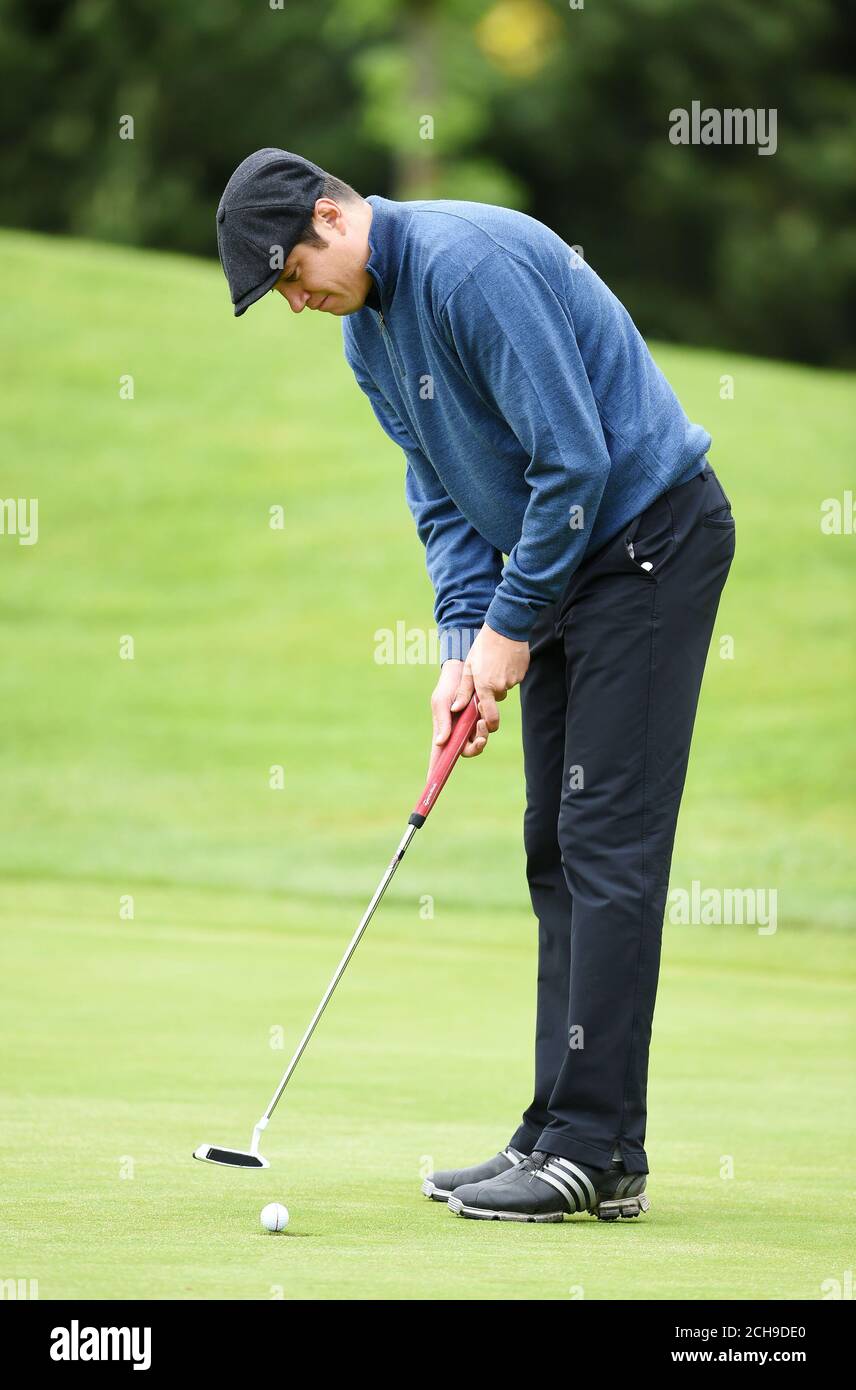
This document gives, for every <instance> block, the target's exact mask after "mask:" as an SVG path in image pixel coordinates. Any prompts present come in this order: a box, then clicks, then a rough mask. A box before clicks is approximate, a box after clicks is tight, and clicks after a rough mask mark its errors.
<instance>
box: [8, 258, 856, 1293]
mask: <svg viewBox="0 0 856 1390" xmlns="http://www.w3.org/2000/svg"><path fill="white" fill-rule="evenodd" d="M0 253H2V254H0V277H2V285H3V301H4V308H5V311H6V319H7V329H6V333H5V334H4V342H3V347H2V354H3V362H2V368H3V381H4V384H5V390H4V392H3V404H2V407H0V409H2V416H3V439H4V447H3V455H4V457H3V465H2V481H0V500H2V499H24V500H28V499H34V498H36V499H38V518H37V519H38V534H37V539H35V543H23V544H22V543H21V542H22V541H24V540H27V539H29V540H33V539H34V538H33V536H32V535H31V536H30V537H29V538H27V537H25V536H24V535H22V534H21V533H20V532H21V529H22V528H21V527H20V526H19V528H18V534H16V533H15V529H14V526H13V525H12V524H11V523H10V517H11V516H12V514H13V509H12V508H10V507H6V508H5V509H3V508H2V507H0V519H5V525H4V530H3V533H2V534H0V576H2V581H1V582H2V601H0V641H2V661H0V720H2V726H3V736H2V739H0V769H2V779H0V781H1V782H2V788H3V795H2V799H0V873H2V885H0V904H1V905H2V924H0V943H2V945H1V946H0V950H2V957H0V979H2V998H1V999H0V1050H2V1057H3V1065H2V1069H0V1072H2V1075H0V1168H2V1174H3V1180H2V1183H0V1283H3V1284H4V1286H5V1287H6V1290H7V1292H6V1296H7V1297H10V1296H13V1295H12V1294H11V1293H10V1292H9V1290H10V1289H11V1287H12V1285H11V1284H10V1283H8V1282H7V1281H14V1284H15V1287H16V1288H17V1287H19V1285H18V1281H26V1288H27V1289H28V1290H29V1289H31V1288H33V1289H35V1288H37V1293H38V1297H39V1298H40V1299H59V1298H74V1299H96V1298H108V1299H140V1298H141V1299H280V1298H282V1299H285V1300H297V1299H396V1300H398V1299H416V1300H437V1299H452V1300H458V1299H461V1300H465V1299H500V1300H505V1299H508V1300H522V1299H549V1300H559V1301H562V1300H566V1301H576V1300H579V1299H584V1300H603V1299H632V1300H636V1299H690V1300H707V1299H729V1298H737V1299H765V1300H767V1299H770V1300H780V1299H798V1300H818V1299H824V1298H831V1297H835V1296H841V1293H843V1294H844V1296H846V1289H847V1287H848V1284H847V1278H848V1271H849V1277H850V1285H849V1287H850V1291H851V1292H850V1296H851V1297H852V1277H853V1275H852V1271H853V1216H852V1209H853V1202H852V1196H850V1195H849V1194H851V1193H852V1167H853V1165H852V1146H853V1132H854V1127H855V1126H854V1107H853V1102H852V1084H851V1077H852V1065H853V1041H854V1039H853V1008H852V997H853V996H852V990H853V976H854V973H856V968H854V967H855V966H856V962H854V948H853V927H854V907H853V905H854V870H853V859H854V856H853V845H854V842H856V826H854V815H853V799H852V785H853V770H852V766H851V767H848V760H847V749H848V743H850V744H851V745H852V733H851V730H852V722H853V715H852V705H853V688H854V675H856V670H854V660H853V655H852V633H853V622H854V586H853V555H854V548H855V547H856V536H854V535H853V534H852V531H853V522H852V496H851V501H850V517H849V520H848V516H847V507H846V490H847V489H848V488H850V489H852V488H853V487H854V473H853V465H852V460H853V447H854V433H856V431H854V416H853V398H854V378H853V377H852V376H847V375H846V374H843V373H838V374H836V373H831V372H820V371H816V370H809V369H806V368H798V367H793V366H788V365H785V364H781V363H772V362H766V361H764V362H762V361H753V360H750V359H747V358H741V357H739V356H737V355H735V354H733V353H730V352H724V351H716V350H709V351H698V350H687V349H683V348H682V349H674V348H668V347H664V346H660V345H655V348H654V350H655V356H656V358H657V361H658V362H659V364H660V365H661V366H662V368H663V370H664V371H665V372H666V375H667V376H668V377H669V379H670V380H671V381H672V383H673V384H674V386H675V388H676V390H677V392H678V394H679V396H680V397H681V400H682V401H683V403H684V406H685V408H686V409H687V412H688V414H689V415H690V417H691V418H692V419H694V420H698V421H700V422H702V423H704V424H705V425H706V426H707V428H708V429H710V431H711V433H712V435H713V438H714V447H713V449H712V451H711V461H712V463H713V465H714V467H715V468H716V470H717V472H718V474H719V477H720V479H721V481H722V483H723V485H724V487H725V490H726V492H727V493H728V495H729V497H730V498H731V501H732V504H733V509H734V513H735V516H736V519H737V557H736V560H735V564H734V567H733V570H732V574H731V579H730V582H729V584H728V586H727V588H726V591H725V595H724V599H723V604H722V607H721V610H720V614H719V618H718V622H717V628H716V632H715V635H714V641H713V645H712V649H711V654H710V659H709V663H708V670H707V676H706V681H705V687H704V691H703V694H702V705H701V709H700V713H699V718H698V722H697V725H696V736H695V744H694V754H693V758H692V761H691V765H690V772H689V778H688V783H687V789H686V795H685V800H684V808H683V813H682V819H681V822H680V826H679V830H678V840H677V845H676V848H675V856H674V862H673V866H672V887H673V889H677V890H685V891H686V893H688V894H689V893H690V892H691V889H692V885H693V884H694V883H695V884H697V885H700V886H701V891H702V892H705V891H707V890H716V891H717V892H718V893H722V892H723V891H724V890H755V892H756V893H758V892H759V891H760V892H761V893H763V895H764V902H765V905H767V906H768V905H769V903H770V902H771V901H772V902H774V903H775V920H774V921H773V922H772V923H771V924H769V925H766V926H764V925H763V924H762V923H760V922H755V923H752V922H747V921H743V922H731V923H724V922H723V923H715V922H714V923H710V924H707V925H705V924H701V923H699V922H696V923H695V924H691V923H681V922H680V921H672V920H668V917H667V922H666V926H665V931H664V945H663V969H662V975H661V982H660V993H659V999H658V1005H657V1013H656V1016H655V1023H654V1040H653V1046H652V1054H651V1069H650V1084H649V1108H650V1121H649V1129H648V1137H647V1148H648V1154H649V1160H650V1164H651V1176H650V1179H649V1184H648V1193H649V1196H650V1199H651V1209H650V1212H649V1213H648V1214H647V1215H646V1216H644V1217H643V1218H642V1219H640V1220H639V1221H622V1222H620V1223H615V1224H606V1223H601V1222H597V1221H594V1220H592V1219H591V1218H590V1217H578V1218H575V1219H573V1220H568V1221H566V1222H564V1223H563V1224H561V1225H555V1226H533V1225H517V1224H510V1223H509V1224H506V1223H498V1222H474V1221H466V1220H461V1219H457V1218H454V1217H452V1216H451V1215H450V1213H449V1212H448V1211H447V1210H446V1208H445V1207H444V1206H442V1205H441V1204H435V1203H432V1202H428V1201H426V1200H425V1199H424V1198H423V1197H422V1196H421V1194H420V1184H421V1180H422V1177H423V1176H424V1174H425V1173H426V1172H428V1171H430V1169H431V1167H432V1166H434V1165H436V1166H437V1167H452V1166H460V1165H462V1164H466V1163H471V1162H476V1161H479V1160H481V1159H483V1158H486V1157H488V1156H489V1155H490V1154H492V1153H494V1152H495V1151H496V1150H497V1148H499V1147H502V1146H503V1145H504V1144H505V1143H506V1142H507V1141H508V1139H509V1137H510V1135H511V1133H512V1131H513V1130H514V1128H515V1127H516V1125H517V1123H518V1120H519V1115H520V1112H521V1110H522V1109H523V1108H524V1107H525V1106H526V1104H527V1103H528V1101H529V1099H530V1087H531V1080H532V1034H533V1021H534V1002H535V968H536V926H535V922H534V918H533V917H532V913H531V910H530V908H529V902H528V895H527V889H526V882H525V875H524V860H523V848H522V842H521V818H522V810H523V773H522V764H521V757H520V750H519V705H518V699H517V695H516V693H515V694H513V695H512V696H511V697H510V698H509V699H508V700H507V702H506V703H505V704H504V705H503V706H502V707H501V708H502V728H501V730H500V732H499V733H498V734H497V735H496V736H495V737H494V738H493V739H492V740H491V743H490V746H489V748H488V749H487V752H486V754H485V756H484V757H482V758H481V759H478V760H475V761H472V762H468V763H463V764H460V765H459V766H458V768H457V769H456V771H455V773H454V774H453V777H452V779H451V781H450V783H449V785H448V787H447V788H446V790H445V791H444V793H443V796H442V798H441V800H440V802H439V804H438V806H437V808H436V810H435V811H434V813H433V814H432V816H431V819H430V821H429V822H428V824H427V825H426V827H425V828H424V830H422V831H421V832H420V833H419V834H418V835H417V836H416V839H415V841H414V843H413V845H412V848H411V849H410V851H409V854H408V857H407V859H406V861H405V863H404V864H403V866H402V868H401V870H400V871H399V874H398V876H397V877H396V879H395V881H394V883H393V885H392V887H391V888H390V891H389V893H388V895H387V897H386V899H385V900H384V903H383V905H382V907H381V909H380V911H379V913H378V914H377V916H376V917H375V919H374V921H373V922H372V924H371V927H370V929H369V932H368V934H367V936H366V938H365V940H364V941H363V943H362V944H361V946H360V949H359V951H358V953H357V955H356V957H355V959H354V961H353V962H352V964H351V966H350V968H349V971H348V973H347V974H346V976H345V978H344V981H343V983H342V985H341V987H340V989H339V991H338V993H337V994H336V997H335V999H334V1001H333V1003H332V1004H331V1006H330V1008H329V1009H328V1011H327V1013H326V1015H325V1017H324V1019H323V1021H322V1023H321V1025H320V1027H319V1030H318V1032H317V1034H316V1036H315V1038H314V1039H313V1041H312V1043H311V1045H310V1048H309V1050H308V1051H307V1053H306V1056H305V1058H304V1059H303V1061H302V1062H301V1065H300V1067H299V1069H298V1071H297V1073H296V1075H295V1077H294V1080H293V1081H292V1083H291V1085H290V1086H289V1088H288V1091H287V1092H286V1095H285V1097H284V1099H283V1101H282V1103H281V1105H280V1107H279V1109H278V1111H277V1113H276V1116H275V1118H274V1119H273V1121H272V1122H271V1126H270V1128H269V1130H268V1131H267V1135H266V1137H265V1143H264V1146H263V1150H264V1152H265V1154H266V1155H267V1157H268V1158H269V1159H270V1161H271V1168H270V1169H269V1170H267V1171H263V1172H240V1171H232V1170H229V1169H226V1168H218V1167H212V1166H210V1165H206V1164H200V1163H195V1162H194V1161H193V1160H192V1157H191V1155H192V1152H193V1150H194V1149H195V1148H196V1147H197V1145H199V1144H201V1143H213V1144H218V1145H224V1146H227V1147H235V1148H243V1147H246V1145H247V1144H248V1142H249V1139H250V1133H251V1130H252V1127H253V1124H254V1123H255V1121H256V1120H257V1119H258V1117H259V1115H260V1114H261V1112H262V1110H263V1108H264V1106H265V1104H266V1103H267V1101H268V1099H269V1097H270V1094H271V1092H272V1091H273V1089H274V1087H275V1085H276V1083H277V1081H278V1079H279V1077H280V1074H281V1073H282V1071H283V1070H284V1068H285V1065H286V1063H287V1061H288V1059H289V1057H290V1055H291V1052H292V1050H293V1047H294V1046H295V1045H296V1043H297V1041H298V1039H299V1038H300V1036H301V1034H302V1032H303V1030H304V1028H305V1026H306V1023H307V1022H308V1020H309V1018H310V1017H311V1014H312V1012H313V1010H314V1008H315V1006H316V1004H317V1002H318V999H319V997H320V996H321V993H322V992H323V990H324V988H325V986H326V984H327V982H328V980H329V977H330V975H331V974H332V971H333V969H334V968H335V966H336V964H337V962H338V960H339V957H340V955H341V952H342V950H343V949H344V947H345V945H346V943H347V941H348V939H349V937H350V935H351V933H352V931H353V930H354V927H355V926H356V924H357V922H358V921H359V918H360V916H361V914H362V912H363V910H364V908H365V905H366V903H367V901H368V899H369V897H370V895H371V893H372V892H373V890H374V888H375V885H376V883H377V881H378V879H379V877H380V875H381V873H382V871H383V869H384V867H385V865H386V864H387V862H388V861H389V858H390V856H391V855H392V853H393V851H394V849H395V847H396V845H397V843H398V840H399V838H400V835H401V833H402V831H403V829H404V827H405V824H406V822H407V817H408V815H409V813H410V811H411V809H412V806H413V804H414V802H415V801H416V798H417V796H418V794H419V793H420V791H421V789H422V785H423V782H424V775H425V770H426V764H427V755H428V745H429V733H430V730H429V720H428V697H429V694H430V691H431V688H432V684H433V677H434V668H433V666H432V664H431V663H430V661H418V660H407V659H399V660H398V661H395V662H391V663H390V662H387V661H383V660H378V659H377V657H378V656H380V655H383V654H384V646H383V642H384V636H383V635H384V633H392V634H396V632H398V634H399V640H398V647H399V648H400V650H399V653H398V655H399V656H400V657H403V658H406V657H407V655H408V652H409V653H410V655H411V656H413V655H416V656H418V655H419V654H420V653H419V648H420V645H423V646H424V643H421V644H420V641H419V640H418V634H419V633H422V634H426V633H427V632H428V630H429V629H430V627H431V625H432V616H431V591H430V586H429V583H428V579H427V576H426V574H425V572H424V562H423V556H422V551H421V547H420V545H419V542H418V540H417V537H416V533H415V528H414V526H413V522H412V520H411V518H410V516H409V513H408V511H407V508H406V504H405V500H404V492H403V482H404V464H403V459H402V457H401V455H400V453H399V451H398V450H397V449H396V448H395V446H394V445H393V444H392V443H391V442H390V441H389V440H387V439H386V437H385V436H384V435H383V434H382V433H381V431H380V429H379V427H378V426H377V425H376V423H375V421H374V417H373V416H372V414H371V410H370V408H369V405H368V403H367V402H366V400H365V399H364V397H363V396H362V395H361V393H360V392H359V390H358V388H357V386H356V384H355V383H354V381H353V379H352V377H351V374H350V371H349V369H348V367H347V365H346V364H345V362H344V360H343V358H342V353H341V343H340V335H341V330H340V325H339V324H338V322H337V321H336V320H335V319H333V318H332V317H330V316H328V315H324V314H312V313H311V312H304V313H303V314H302V316H301V317H300V319H299V320H298V319H297V318H295V317H294V316H293V315H292V314H291V313H290V311H289V309H288V308H287V306H286V305H285V303H284V302H282V301H281V300H280V299H279V298H278V297H276V296H270V297H268V298H267V299H266V300H265V301H263V302H262V303H261V304H260V305H259V306H258V307H257V308H256V309H254V310H253V312H252V313H250V314H248V315H246V316H245V317H243V318H241V319H239V320H235V319H233V317H232V315H231V310H230V305H229V302H228V295H227V292H226V288H225V283H224V281H223V277H222V274H221V272H220V270H219V267H218V266H217V265H216V264H215V263H212V262H203V261H196V260H191V259H185V258H181V257H178V256H171V255H162V254H154V253H142V252H138V251H130V250H127V249H124V248H121V247H109V246H101V245H94V244H87V243H83V242H75V241H66V240H59V239H51V238H47V237H38V236H30V235H23V234H17V233H8V232H4V233H2V234H0ZM628 307H629V308H630V309H631V312H632V309H633V305H632V304H630V305H629V306H628ZM827 499H834V500H837V501H838V502H839V503H840V504H841V507H842V508H843V509H844V520H843V522H842V525H841V527H840V534H834V533H833V534H828V533H827V532H826V531H825V530H824V529H822V525H821V523H822V520H823V517H824V515H826V514H827V512H828V511H829V508H828V507H827V509H826V512H825V511H824V503H825V502H826V501H827ZM277 509H281V511H280V510H277ZM32 510H33V509H32V506H30V509H29V514H30V516H32ZM22 514H23V513H22V512H21V509H20V508H19V516H20V515H22ZM280 520H281V524H278V523H279V522H280ZM272 521H273V523H274V524H271V523H272ZM408 633H410V634H411V636H410V639H409V645H408V639H406V638H405V639H404V640H402V639H401V634H408ZM413 634H416V636H415V637H414V636H413ZM771 893H773V894H775V898H773V899H771V898H770V894H771ZM670 901H671V900H670ZM773 928H775V929H773ZM848 1097H850V1099H848ZM271 1201H277V1202H283V1203H285V1205H286V1206H287V1207H288V1208H289V1211H290V1214H291V1221H290V1225H289V1227H288V1229H287V1231H286V1232H284V1233H282V1234H277V1235H270V1234H267V1233H266V1232H264V1231H263V1230H262V1229H261V1227H260V1225H259V1212H260V1210H261V1208H262V1207H263V1206H264V1205H265V1203H267V1202H271ZM30 1281H36V1284H35V1285H31V1283H30ZM20 1287H21V1288H23V1287H24V1285H20ZM837 1291H838V1292H837Z"/></svg>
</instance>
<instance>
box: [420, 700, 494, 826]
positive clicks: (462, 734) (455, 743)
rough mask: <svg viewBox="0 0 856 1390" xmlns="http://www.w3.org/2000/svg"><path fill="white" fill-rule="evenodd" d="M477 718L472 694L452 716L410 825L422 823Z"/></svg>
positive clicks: (477, 712) (477, 707) (468, 737)
mask: <svg viewBox="0 0 856 1390" xmlns="http://www.w3.org/2000/svg"><path fill="white" fill-rule="evenodd" d="M478 720H479V706H478V701H477V699H476V697H475V695H474V696H473V698H472V699H471V700H470V703H469V704H468V705H467V706H466V707H465V708H464V709H462V710H461V712H460V713H459V714H455V715H453V716H452V732H451V733H450V734H449V737H448V739H447V740H446V746H445V748H444V749H443V752H442V754H441V756H440V757H439V758H438V760H437V763H436V765H435V767H434V771H433V772H432V773H431V776H430V777H429V778H428V781H427V782H426V783H425V790H424V791H423V793H422V795H421V796H420V798H419V800H418V801H417V803H416V805H415V807H414V809H413V814H412V815H411V817H410V824H411V825H417V826H419V825H424V823H425V819H426V817H427V815H428V812H429V811H430V810H431V807H432V806H433V805H434V802H435V801H436V800H437V797H438V796H439V795H440V793H441V791H442V790H443V788H444V786H445V785H446V782H447V781H448V779H449V773H450V772H451V771H452V768H453V767H454V766H455V763H456V762H457V761H458V758H459V757H460V756H461V753H462V751H463V748H464V744H465V743H468V742H469V740H470V739H471V738H472V736H473V730H474V729H475V727H476V724H477V723H478Z"/></svg>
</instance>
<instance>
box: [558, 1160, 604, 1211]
mask: <svg viewBox="0 0 856 1390" xmlns="http://www.w3.org/2000/svg"><path fill="white" fill-rule="evenodd" d="M550 1162H551V1163H559V1164H561V1166H562V1167H563V1168H567V1169H568V1171H569V1172H570V1173H573V1175H574V1177H575V1178H578V1179H579V1181H580V1182H581V1183H583V1184H584V1185H585V1189H586V1191H587V1192H588V1194H589V1198H590V1199H591V1201H592V1202H593V1203H594V1202H596V1201H597V1193H596V1192H595V1190H594V1186H593V1185H592V1182H591V1179H590V1178H588V1177H586V1175H585V1173H584V1172H583V1170H582V1168H578V1167H577V1165H576V1164H575V1163H571V1160H570V1159H569V1158H560V1157H559V1155H558V1154H553V1155H551V1158H550Z"/></svg>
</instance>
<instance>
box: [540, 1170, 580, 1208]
mask: <svg viewBox="0 0 856 1390" xmlns="http://www.w3.org/2000/svg"><path fill="white" fill-rule="evenodd" d="M532 1176H533V1178H540V1179H541V1181H542V1182H548V1183H549V1184H550V1186H551V1187H555V1189H556V1191H557V1192H559V1193H560V1194H561V1195H562V1197H563V1198H564V1200H565V1202H566V1203H567V1207H568V1211H569V1212H572V1211H576V1206H575V1205H574V1203H573V1202H572V1201H571V1198H570V1196H569V1195H568V1190H567V1188H566V1187H565V1185H564V1183H561V1182H557V1181H556V1179H555V1178H553V1177H551V1176H550V1174H549V1173H547V1172H545V1171H544V1169H543V1168H539V1169H538V1170H537V1171H536V1172H534V1173H533V1174H532Z"/></svg>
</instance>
